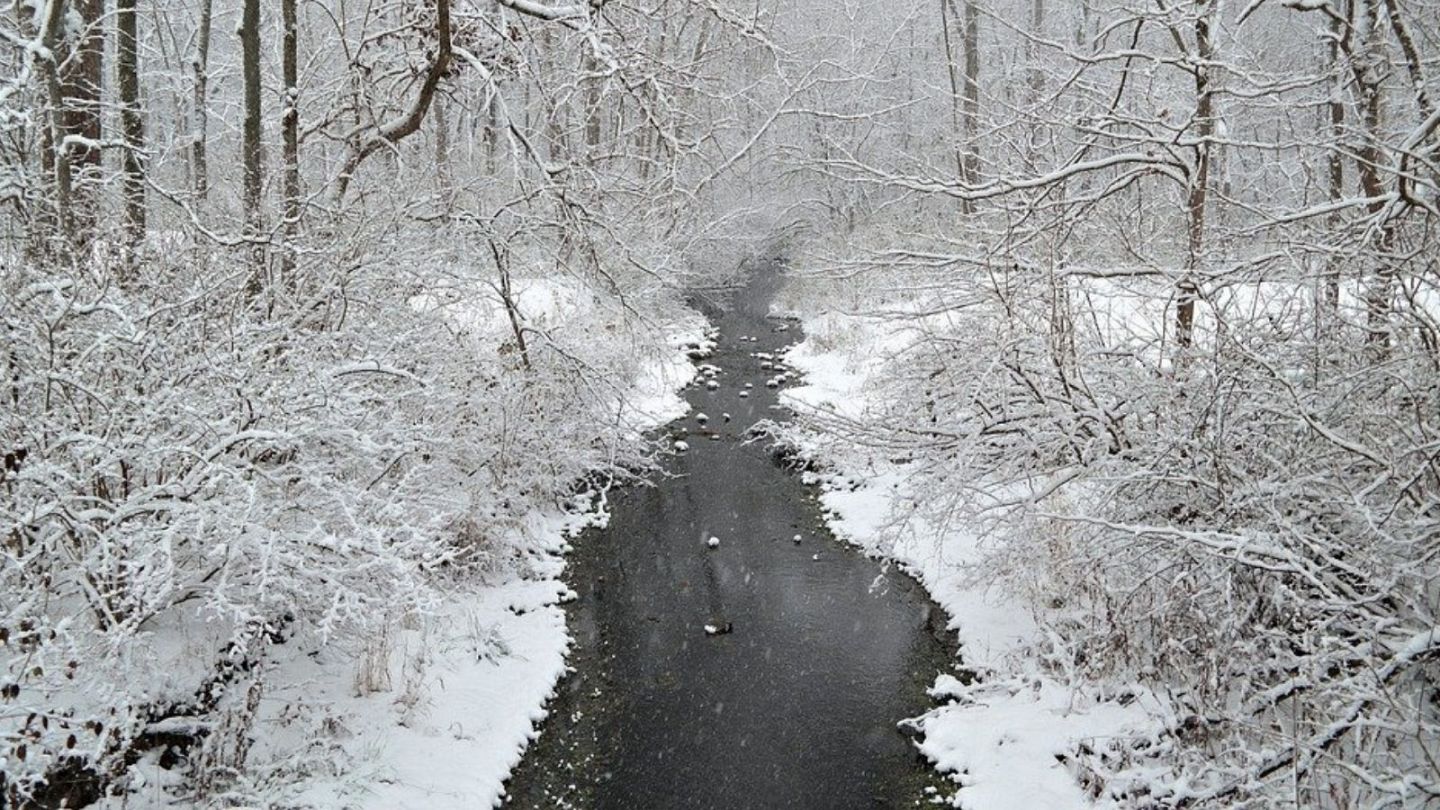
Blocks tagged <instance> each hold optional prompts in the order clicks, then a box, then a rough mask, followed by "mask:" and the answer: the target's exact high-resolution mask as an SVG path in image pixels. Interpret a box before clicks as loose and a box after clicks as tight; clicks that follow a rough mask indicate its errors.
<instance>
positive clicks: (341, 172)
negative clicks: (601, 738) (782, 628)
mask: <svg viewBox="0 0 1440 810" xmlns="http://www.w3.org/2000/svg"><path fill="white" fill-rule="evenodd" d="M1437 105H1440V2H1437V0H1075V1H1074V2H1071V3H1059V2H1056V0H914V2H898V1H897V2H878V3H877V2H870V3H867V2H860V1H859V0H573V1H570V0H566V1H564V2H562V0H313V1H312V0H307V1H305V2H302V0H278V2H266V3H262V2H261V0H231V2H216V1H215V0H13V2H12V3H11V4H10V7H9V8H8V9H7V10H6V12H5V13H4V14H3V15H0V322H3V325H4V328H3V339H0V372H3V373H0V807H5V806H13V807H17V808H28V807H37V808H39V807H45V808H49V807H82V806H95V807H105V808H121V807H160V806H186V807H189V806H194V807H286V808H289V807H295V808H299V807H337V808H338V807H362V806H364V807H408V806H414V807H433V808H443V807H451V806H454V807H461V806H465V807H471V806H487V805H490V804H494V805H496V806H499V804H500V803H501V802H502V801H503V800H504V798H505V797H506V796H507V792H506V791H507V786H506V780H507V778H509V776H510V773H511V771H512V769H513V768H514V767H515V766H516V764H517V763H518V762H520V761H521V759H522V757H523V756H525V751H526V749H527V747H529V746H530V745H531V743H532V741H534V740H535V739H536V738H537V737H538V738H539V739H541V740H544V739H545V734H547V733H549V732H546V731H542V730H541V729H542V728H544V725H543V724H542V720H543V719H544V718H545V717H546V711H545V709H544V708H543V707H544V706H545V705H546V701H547V700H551V699H552V698H554V696H555V695H556V694H557V690H558V689H560V688H561V687H560V684H562V682H563V679H564V678H566V677H568V675H567V669H568V670H570V671H574V670H575V669H576V667H573V666H567V655H569V654H572V653H573V652H574V650H575V645H577V644H580V643H581V642H580V641H579V640H578V635H577V632H576V631H575V629H574V627H573V626H572V627H571V628H570V629H569V630H567V625H566V617H567V613H566V610H567V608H568V609H573V608H572V607H571V603H572V602H574V601H575V600H577V599H579V600H580V601H582V602H584V601H586V599H588V598H589V597H588V595H587V594H589V593H590V592H589V591H587V590H586V589H585V588H583V587H581V585H580V584H579V583H577V582H575V581H573V578H567V575H566V573H565V566H566V562H565V561H566V556H567V554H569V553H570V552H571V551H572V549H573V546H574V545H575V544H580V543H582V542H589V541H587V540H585V539H584V538H586V537H590V536H591V535H593V534H594V533H596V532H601V531H602V530H603V529H604V527H605V525H606V523H607V521H608V519H609V514H610V505H611V501H612V500H613V499H614V498H615V494H616V493H618V492H620V491H621V490H626V489H629V488H643V487H648V486H657V485H658V486H665V485H666V483H665V482H667V481H668V480H669V478H670V473H669V472H667V470H672V469H673V467H671V466H667V465H673V464H675V463H678V462H676V461H675V459H676V457H677V456H683V455H684V454H685V453H686V452H687V451H689V452H690V453H691V455H692V457H693V458H703V457H704V456H702V455H701V454H700V452H699V451H701V450H702V448H700V447H695V448H694V450H690V447H691V443H690V442H687V441H684V440H680V441H677V433H676V431H675V429H674V428H673V427H667V426H672V425H674V424H678V423H676V422H675V421H674V420H677V419H680V418H682V417H685V416H686V414H687V412H688V411H690V410H692V408H693V407H694V404H693V403H694V402H695V401H696V400H695V397H696V396H706V395H708V394H707V393H706V386H709V387H710V390H712V391H713V390H714V389H716V388H718V387H720V386H721V385H730V383H728V382H726V381H725V377H724V376H723V374H722V373H721V370H720V369H719V368H718V367H714V366H712V367H706V366H698V367H697V363H703V362H705V361H706V360H707V358H710V357H711V354H712V352H716V351H722V352H723V351H724V350H725V348H726V347H727V346H733V345H734V342H733V339H734V338H736V337H737V335H735V334H732V331H733V330H730V329H728V328H722V326H721V324H722V320H720V319H719V318H720V316H717V314H716V312H717V310H724V309H725V304H724V301H725V299H726V296H727V295H729V294H731V293H732V292H733V291H734V290H736V289H739V288H741V287H743V286H744V285H745V284H746V283H747V279H752V278H753V277H754V276H755V275H756V274H757V273H761V274H763V273H765V272H772V271H773V272H783V282H782V286H781V287H780V289H779V292H778V293H777V294H776V296H775V299H774V301H773V304H771V307H772V309H771V316H772V317H771V321H773V322H774V323H775V324H780V325H779V326H776V327H775V334H774V335H772V337H776V336H778V335H781V334H785V335H790V336H793V337H794V338H795V339H796V340H798V342H796V343H795V344H794V345H793V346H790V347H789V348H787V349H784V350H783V355H782V353H781V352H780V351H779V350H777V353H776V355H775V357H773V358H771V357H770V356H769V355H768V354H765V355H764V356H763V357H762V356H761V355H760V354H756V353H755V352H754V351H753V350H751V356H752V357H755V358H758V359H757V360H756V361H755V362H759V361H760V360H761V359H763V361H764V368H765V369H767V371H770V372H771V374H772V375H774V374H780V371H779V369H781V365H780V364H781V362H782V359H783V362H784V364H785V368H786V369H789V371H787V372H786V373H785V374H784V375H782V376H784V377H785V378H784V379H781V378H780V377H776V376H771V379H770V382H775V383H776V385H771V386H769V387H770V388H776V389H784V390H782V391H781V392H780V393H779V394H778V395H777V396H778V397H779V399H778V403H779V404H778V406H777V408H778V409H777V410H774V411H773V412H766V413H761V414H759V415H758V418H757V421H756V423H755V424H754V426H753V427H749V426H747V427H746V429H745V430H744V431H740V430H737V431H736V441H735V442H734V444H735V445H736V446H743V447H746V448H752V447H753V448H755V452H763V453H766V454H772V455H774V456H775V457H776V458H780V459H783V460H784V463H786V464H787V465H789V466H790V467H792V468H793V469H794V471H795V474H796V475H800V476H803V480H804V482H805V484H806V486H807V487H808V488H809V491H810V492H811V493H812V496H813V498H814V499H815V500H816V502H817V504H818V507H817V508H819V509H821V510H823V514H824V518H825V520H826V521H827V526H828V528H827V529H826V531H828V532H831V533H833V534H834V536H835V537H837V538H838V540H839V543H838V544H837V547H838V546H840V545H848V546H851V547H854V548H858V549H859V550H861V551H863V552H864V553H865V554H867V555H870V556H871V557H873V558H875V559H879V560H882V561H883V564H884V565H885V566H887V567H888V566H895V567H896V568H898V569H900V570H903V571H905V572H906V573H907V574H908V575H909V576H912V577H914V578H915V579H916V580H918V581H919V582H920V583H921V585H923V586H924V588H925V589H926V591H927V592H928V593H929V595H930V597H931V598H933V599H934V600H935V602H936V603H938V605H939V606H940V608H942V609H943V610H944V612H945V615H946V616H947V619H946V621H947V622H948V625H947V627H948V631H949V637H950V638H951V639H952V641H953V643H955V644H957V645H958V649H959V654H958V656H952V658H953V659H954V660H953V661H952V662H951V666H949V667H947V671H945V672H942V673H935V672H931V673H927V678H926V680H925V683H923V684H920V685H919V686H920V688H924V687H928V692H929V695H930V698H931V701H932V705H931V706H930V707H927V710H926V711H924V712H923V714H920V715H919V716H914V717H909V718H907V717H904V716H895V717H893V718H889V719H888V720H887V722H889V723H890V724H891V725H892V726H899V727H902V728H906V729H909V733H910V734H912V735H913V742H911V743H908V744H909V745H911V747H913V748H914V749H916V750H917V751H918V752H919V754H920V755H921V756H922V757H923V759H924V760H925V761H926V762H928V763H929V764H930V765H931V766H933V768H934V769H936V771H937V772H938V778H939V779H940V784H941V785H942V786H943V787H940V788H934V787H932V788H931V789H929V792H928V794H927V795H928V798H927V799H926V801H934V802H936V803H943V804H946V805H949V806H955V807H965V808H974V809H975V810H985V808H992V807H994V808H999V807H1042V806H1043V807H1055V808H1062V807H1071V806H1075V807H1085V806H1091V805H1095V806H1105V807H1135V808H1139V807H1146V808H1150V807H1175V808H1179V807H1324V808H1359V807H1370V808H1382V807H1422V806H1432V805H1434V804H1435V803H1437V802H1440V108H1437ZM757 268H761V269H759V270H757ZM791 323H793V324H794V330H793V332H786V329H788V328H789V327H788V326H785V324H791ZM802 336H803V337H802ZM744 339H745V338H744V337H743V336H742V337H740V340H741V341H743V340H744ZM751 339H752V340H753V339H754V338H751ZM776 339H778V337H776ZM786 339H789V338H788V337H787V338H786ZM767 351H768V350H767ZM772 361H773V363H774V366H773V369H772ZM715 362H718V361H715ZM747 362H749V360H747ZM721 365H724V364H723V363H722V364H721ZM712 368H713V369H714V370H709V369H712ZM730 371H731V367H730V366H728V365H727V366H726V368H725V369H724V372H725V373H730ZM792 376H793V377H794V378H795V379H794V380H791V379H789V377H792ZM712 382H713V383H714V384H713V385H711V383H712ZM732 387H736V386H732ZM763 387H764V386H762V388H763ZM687 392H688V393H687ZM738 396H740V397H745V398H747V399H748V398H749V394H748V392H745V393H741V394H739V395H738ZM687 398H688V401H687ZM726 401H729V400H726ZM737 401H738V400H737ZM781 406H783V407H781ZM711 407H712V409H711V410H709V411H708V412H709V413H710V414H712V415H714V416H715V417H716V419H715V422H717V423H718V422H719V421H720V419H719V413H718V406H711ZM782 411H783V412H784V414H785V416H784V417H783V418H782V416H781V412H782ZM737 413H738V411H737ZM703 415H704V414H703V413H702V414H699V415H698V416H703ZM698 416H697V418H698ZM692 421H693V420H692ZM724 421H725V422H729V421H730V414H729V413H728V412H727V413H726V414H725V415H724ZM704 422H705V420H703V419H702V420H701V428H703V429H705V430H711V431H712V432H711V435H710V438H712V439H717V440H718V439H719V435H718V432H717V431H714V429H712V428H709V427H706V426H705V424H704ZM696 430H699V428H697V429H696ZM697 435H698V434H697ZM683 438H686V437H682V439H683ZM688 438H689V439H690V440H691V441H692V442H693V439H694V438H696V436H689V437H688ZM694 443H695V444H699V442H694ZM717 443H718V442H717ZM704 452H710V451H709V450H705V451H704ZM656 482H660V483H658V484H657V483H656ZM774 533H775V534H776V535H777V536H780V535H781V534H783V536H784V538H786V539H787V540H788V538H789V536H790V529H788V528H783V527H782V528H777V529H776V530H775V532H774ZM707 536H708V532H707ZM795 538H796V539H795V543H796V544H797V545H799V544H800V543H801V535H799V534H796V535H795ZM713 539H715V543H714V544H712V545H711V548H712V549H714V550H715V553H714V554H713V555H712V557H715V558H717V559H719V556H718V555H722V554H726V553H730V549H731V546H732V543H731V540H730V538H729V537H728V536H727V537H724V538H723V543H724V545H722V544H721V543H722V540H721V538H718V537H717V538H713ZM809 540H810V538H809V537H808V536H807V537H806V542H807V543H808V542H809ZM607 542H618V541H615V540H611V541H607ZM685 542H686V543H688V542H689V539H686V540H685ZM716 546H719V548H718V549H717V548H716ZM805 550H806V558H807V559H808V558H809V556H810V554H811V553H813V554H814V559H815V560H817V561H818V560H820V559H821V554H822V553H825V554H828V553H830V552H829V547H826V549H825V551H824V552H812V550H811V549H810V547H809V546H806V549H805ZM686 553H691V552H690V551H688V546H687V551H686ZM835 553H837V554H838V553H840V552H839V551H837V552H835ZM845 553H847V554H848V553H852V552H851V551H846V552H845ZM706 559H710V558H706ZM576 570H583V569H576ZM745 583H746V586H747V587H748V586H749V583H750V575H749V573H747V574H746V575H745ZM582 595H584V598H581V597H582ZM856 598H857V599H860V598H861V597H860V596H857V597H856ZM568 615H571V616H572V617H573V614H568ZM572 624H573V622H572ZM711 629H714V628H713V626H712V628H711ZM723 629H724V631H725V632H729V629H730V628H729V625H728V623H727V624H726V625H725V626H724V628H723ZM745 630H746V625H745V624H744V622H743V621H737V622H736V627H735V636H736V639H737V643H738V639H739V638H740V637H741V636H742V634H743V633H744V631H745ZM697 632H698V631H697ZM707 632H708V631H707ZM697 643H705V642H704V641H703V639H702V641H700V642H697ZM715 643H716V644H724V643H729V642H727V641H726V640H721V639H717V640H716V642H715ZM712 648H713V645H712ZM724 649H728V648H724ZM937 675H938V678H937V677H936V676H937ZM447 679H448V680H447ZM931 681H933V684H932V683H931ZM456 683H464V684H467V686H466V687H465V689H462V690H458V691H457V689H456V688H455V687H454V684H456ZM814 688H815V689H816V690H819V691H822V692H823V691H825V690H826V689H827V685H826V684H825V683H824V679H823V678H822V679H821V682H820V683H819V684H818V685H817V686H815V687H814ZM829 688H833V689H834V690H835V691H836V692H837V693H839V692H842V691H843V689H842V688H841V686H840V685H839V684H838V683H837V684H835V685H833V687H829ZM467 690H468V691H467ZM452 721H453V722H452ZM548 722H554V718H551V720H550V721H548ZM717 722H719V721H717ZM387 739H389V740H391V742H390V744H389V745H382V744H381V743H382V742H383V741H384V740H387ZM1002 751H1003V752H1011V753H1008V754H1003V755H1002V753H1001V752H1002ZM427 760H428V764H427ZM436 763H440V766H439V767H437V765H436ZM427 767H428V768H430V769H431V770H439V771H444V772H445V775H444V776H443V777H440V776H434V778H435V779H437V780H448V781H445V785H446V787H445V788H444V790H445V791H446V792H443V793H441V792H438V791H439V790H440V789H439V788H435V789H434V791H437V792H430V793H425V791H424V789H423V786H422V787H420V788H417V787H416V785H415V783H414V780H415V779H416V778H419V777H417V776H415V774H426V773H427V771H426V769H427ZM407 769H408V770H407ZM387 774H390V775H389V776H387ZM395 774H403V775H405V776H403V778H402V777H397V776H395ZM426 778H430V777H429V776H427V777H426ZM452 782H453V784H452ZM1018 783H1033V784H1044V785H1051V784H1054V785H1055V787H1054V789H1053V791H1051V792H1048V793H1044V794H1035V795H1033V796H1032V795H1030V794H1025V793H1023V792H1021V793H1018V794H1017V793H1012V792H1009V791H1011V787H1010V786H1012V785H1014V784H1018ZM1047 790H1049V788H1047ZM417 791H419V792H417ZM717 801H718V800H717V799H715V798H714V797H710V798H708V799H707V798H706V797H698V796H697V797H694V798H693V800H690V801H689V802H688V803H686V804H684V805H683V806H693V807H711V806H715V807H719V806H738V805H733V804H721V803H715V804H711V803H708V802H717ZM751 801H752V805H751V806H756V807H772V806H773V807H780V806H792V805H788V804H783V805H782V804H778V803H770V802H769V801H767V798H766V797H765V796H764V795H758V796H753V797H752V798H751ZM773 801H778V800H773ZM602 805H603V803H600V804H597V805H595V806H602ZM554 806H557V807H558V806H575V805H571V804H562V803H559V802H557V803H556V804H555V805H554ZM581 806H585V805H584V804H583V803H582V804H581ZM604 806H608V805H604ZM619 806H629V807H636V808H643V807H665V806H674V807H678V806H682V805H680V804H665V803H657V802H650V803H647V802H646V801H645V800H643V799H642V798H638V797H632V800H631V801H630V802H628V803H626V804H624V805H619ZM795 806H799V805H795ZM805 806H814V807H825V806H829V805H826V804H821V803H819V802H818V800H817V801H813V802H811V803H809V804H808V805H805ZM856 806H865V807H869V806H872V805H870V804H863V805H856Z"/></svg>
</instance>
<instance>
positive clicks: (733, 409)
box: [506, 263, 955, 810]
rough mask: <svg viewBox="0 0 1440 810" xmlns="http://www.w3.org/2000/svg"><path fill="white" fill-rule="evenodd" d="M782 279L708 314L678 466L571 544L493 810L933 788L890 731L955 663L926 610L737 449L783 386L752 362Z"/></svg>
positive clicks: (627, 497) (906, 745)
mask: <svg viewBox="0 0 1440 810" xmlns="http://www.w3.org/2000/svg"><path fill="white" fill-rule="evenodd" d="M780 283H781V267H780V265H778V264H776V263H764V264H760V265H758V266H757V267H756V268H755V269H754V270H753V271H752V273H751V274H750V277H749V280H748V282H747V283H746V285H745V286H744V287H742V288H739V289H737V290H735V291H733V293H732V294H731V296H730V300H729V301H728V302H727V303H726V305H725V306H724V307H723V308H722V309H721V310H720V311H718V312H717V313H716V314H715V315H714V316H712V320H713V322H714V323H715V325H716V326H717V327H718V328H719V330H720V334H719V337H718V346H717V348H716V351H715V354H714V355H713V356H712V357H710V358H708V359H707V360H705V361H703V362H705V363H709V364H713V365H715V366H718V367H719V368H720V371H719V372H718V373H717V374H716V375H715V377H714V379H715V380H716V382H717V383H718V388H714V389H713V390H712V389H711V388H707V387H706V385H705V382H704V377H703V376H702V377H701V378H699V379H698V380H697V382H696V384H695V385H693V386H691V387H690V388H689V389H687V391H686V392H685V396H686V398H687V400H688V401H689V403H690V404H691V406H692V412H691V414H690V415H689V416H688V417H686V418H685V419H683V420H680V421H679V422H676V423H674V424H673V425H671V426H670V427H669V428H668V430H669V432H670V433H671V434H672V435H674V436H676V438H681V439H683V440H684V442H686V443H687V444H688V445H689V449H688V450H687V451H684V452H679V453H676V454H675V455H674V456H673V457H671V458H669V459H668V460H667V461H666V463H665V473H666V475H663V476H657V477H656V479H655V483H654V485H653V486H633V487H626V488H624V489H622V490H620V491H618V492H614V493H612V495H611V506H610V508H611V519H610V523H609V526H608V527H607V528H605V529H603V530H591V531H589V532H586V533H585V534H584V535H582V536H581V537H580V538H578V539H577V540H576V541H575V551H574V553H573V554H572V555H571V559H570V565H569V570H568V575H567V578H568V579H569V581H570V583H571V586H572V587H573V588H574V590H575V591H576V592H577V593H578V594H579V595H580V598H579V599H578V600H576V601H575V602H574V603H572V604H571V605H569V606H568V607H567V610H568V611H569V615H568V621H569V626H570V631H571V634H572V636H573V637H574V646H573V647H572V649H571V653H570V666H571V667H572V668H573V672H572V673H571V674H570V675H568V676H567V677H566V678H565V680H564V681H563V682H562V683H561V684H560V686H559V689H558V691H557V693H556V695H555V697H554V698H552V700H551V701H550V704H549V706H548V707H547V710H548V712H549V717H548V719H547V720H546V721H545V723H544V724H543V726H542V729H541V736H540V737H539V739H537V740H536V741H535V742H534V744H532V745H531V747H530V749H529V750H528V751H527V752H526V755H525V758H524V760H523V761H522V762H521V764H520V765H519V766H518V767H517V768H516V770H515V773H514V774H513V775H512V778H511V780H510V783H509V786H508V793H509V799H508V801H507V804H506V806H507V807H514V808H616V809H617V810H620V809H623V810H649V809H650V808H655V809H656V810H662V809H663V810H679V809H680V808H717V809H718V808H725V809H726V810H733V809H735V808H816V809H817V810H842V809H843V808H875V807H901V806H918V805H922V804H927V803H928V800H929V799H930V797H931V795H932V794H931V793H928V792H927V790H928V791H935V790H937V789H938V788H941V787H943V786H944V785H946V784H948V783H946V782H944V781H942V780H941V779H940V777H938V776H936V775H935V774H934V773H933V772H932V771H931V769H930V768H929V766H928V765H927V764H926V763H925V762H924V761H923V759H921V758H920V757H919V756H918V755H917V753H916V751H915V749H914V746H913V745H912V744H911V742H910V740H909V738H907V737H906V736H905V735H904V734H903V733H902V732H901V731H900V730H899V729H898V728H897V723H898V722H899V721H900V720H902V719H904V718H906V717H912V716H915V715H918V714H920V713H922V712H924V711H925V710H927V709H929V708H930V707H931V706H932V703H931V701H930V699H929V698H928V697H927V696H926V695H925V688H926V687H927V686H928V685H929V684H931V683H932V682H933V681H934V679H935V675H936V674H937V673H939V672H946V671H950V667H951V662H953V661H954V660H955V658H954V655H953V648H952V647H951V646H950V642H949V641H948V640H947V639H946V634H945V632H944V627H945V618H944V615H943V613H942V611H941V610H940V609H939V608H938V607H936V606H935V605H934V604H933V603H932V602H931V601H930V600H929V598H928V597H927V596H926V594H925V592H924V590H923V589H922V588H921V587H920V586H919V585H918V584H917V583H916V582H915V581H914V580H912V579H911V578H910V577H908V576H906V575H905V574H904V573H902V572H900V571H898V570H897V569H896V568H895V567H893V566H891V567H888V568H886V567H885V566H883V565H882V564H881V563H880V562H879V561H877V560H873V559H869V558H867V557H866V556H864V555H863V554H862V553H860V552H859V551H857V550H855V549H854V548H853V547H850V546H847V545H845V544H843V543H841V542H839V541H837V540H836V539H835V538H834V537H833V536H832V535H831V534H830V533H829V531H828V530H826V529H825V523H824V520H823V517H822V515H821V511H820V507H819V505H818V503H817V502H816V499H815V492H814V491H813V490H812V489H810V488H807V487H806V486H804V485H803V484H802V483H801V481H800V479H799V476H797V475H796V474H794V473H793V472H791V471H788V470H786V469H785V468H784V467H783V466H781V465H780V464H778V463H777V461H776V459H775V457H774V456H773V455H772V452H771V449H770V447H769V444H768V442H766V441H764V440H761V441H756V442H748V443H747V442H746V433H747V431H748V430H749V428H750V427H751V426H752V425H753V424H755V423H756V422H758V421H761V420H764V419H777V420H778V419H784V418H786V415H787V411H785V410H783V409H781V408H778V407H777V399H778V394H777V391H776V390H775V389H772V388H769V387H767V386H766V383H767V381H769V380H771V378H773V377H774V376H775V375H776V374H778V373H781V372H780V371H778V370H766V369H762V367H761V364H762V362H764V360H765V358H763V357H756V356H755V355H757V354H769V355H778V354H779V353H780V352H783V351H784V349H785V348H786V347H787V346H789V345H791V344H792V343H794V342H796V341H797V340H799V339H800V334H799V330H798V328H797V327H796V326H795V325H794V324H793V323H789V322H786V321H784V320H780V319H774V318H770V317H768V314H769V307H770V301H771V299H772V298H773V297H774V295H775V292H776V290H777V289H778V287H779V285H780ZM746 338H755V340H748V339H746ZM790 377H791V379H790V380H789V382H790V383H791V384H793V382H794V379H793V377H794V375H793V374H791V375H790ZM746 383H749V384H750V385H751V386H752V387H750V388H748V389H747V388H745V385H746ZM782 387H783V386H782ZM742 392H748V394H747V395H745V396H742ZM700 413H704V414H706V415H708V416H709V417H710V418H709V420H708V423H707V424H706V425H704V426H702V425H701V423H700V422H699V421H698V420H697V415H698V414H700ZM725 414H728V415H729V419H728V421H727V420H726V418H725V416H724V415H725ZM682 432H685V433H687V434H688V435H684V436H681V435H680V434H681V433H682ZM712 433H713V434H715V436H716V438H712V437H711V436H710V434H712ZM796 535H798V536H799V537H800V539H799V541H798V542H796V541H795V540H794V537H795V536H796ZM711 537H714V538H717V539H718V541H719V543H718V546H716V547H713V548H712V547H711V544H710V542H709V540H710V538H711ZM707 625H708V626H709V629H710V630H714V631H718V632H715V633H713V634H712V633H711V632H709V631H707Z"/></svg>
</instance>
